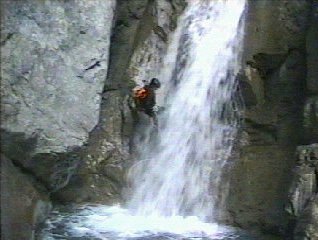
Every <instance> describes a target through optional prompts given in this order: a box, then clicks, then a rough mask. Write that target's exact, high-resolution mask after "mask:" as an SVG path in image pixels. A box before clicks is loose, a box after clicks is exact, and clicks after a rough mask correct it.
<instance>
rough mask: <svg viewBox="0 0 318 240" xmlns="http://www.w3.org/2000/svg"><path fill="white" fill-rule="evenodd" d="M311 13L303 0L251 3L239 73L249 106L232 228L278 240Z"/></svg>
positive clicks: (302, 95) (299, 118) (236, 170)
mask: <svg viewBox="0 0 318 240" xmlns="http://www.w3.org/2000/svg"><path fill="white" fill-rule="evenodd" d="M310 12H311V1H302V0H295V1H275V0H269V1H252V0H251V1H249V9H248V10H247V19H246V34H245V39H244V50H243V59H244V62H245V63H247V64H245V66H244V69H243V70H244V75H245V76H246V79H245V82H246V83H248V85H249V87H248V88H249V90H248V91H245V93H244V92H242V93H243V94H242V95H243V96H242V97H243V99H244V98H245V101H247V102H248V103H249V104H248V105H247V108H246V110H245V112H244V114H243V118H244V122H243V124H242V133H241V137H240V142H241V144H242V145H241V149H240V156H239V157H238V159H237V161H236V162H235V163H234V167H233V172H232V176H231V183H230V184H233V186H232V187H231V189H230V195H229V200H228V201H229V205H228V206H229V211H230V215H231V216H232V218H233V219H232V220H233V222H234V224H237V225H238V226H241V227H244V228H252V229H257V230H260V231H262V232H266V233H272V234H275V235H277V236H281V235H283V234H284V232H285V229H286V228H287V224H288V215H287V214H286V212H285V211H284V202H286V201H287V195H288V187H289V186H290V182H291V179H292V171H291V170H292V168H293V166H294V162H295V158H294V153H295V149H296V147H297V145H299V143H300V142H301V141H302V140H303V133H304V131H303V129H304V128H303V127H304V126H303V124H302V122H303V114H302V112H303V103H304V101H305V99H306V92H307V90H306V71H307V69H306V66H307V63H306V61H307V60H306V50H305V49H306V33H307V29H308V27H309V23H310ZM252 93H253V94H254V95H255V98H251V96H253V94H252ZM244 95H246V96H244ZM251 99H254V100H255V99H256V102H255V101H254V100H253V102H252V103H253V104H250V102H249V101H250V100H251ZM255 103H256V104H255Z"/></svg>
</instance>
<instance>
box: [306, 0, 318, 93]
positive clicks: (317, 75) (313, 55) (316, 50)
mask: <svg viewBox="0 0 318 240" xmlns="http://www.w3.org/2000/svg"><path fill="white" fill-rule="evenodd" d="M317 23H318V3H317V2H313V6H312V13H311V19H310V27H309V29H308V33H307V41H306V52H307V69H308V72H307V89H308V91H309V92H310V93H311V94H315V95H317V94H318V80H317V79H318V68H317V62H318V42H317V38H318V27H317Z"/></svg>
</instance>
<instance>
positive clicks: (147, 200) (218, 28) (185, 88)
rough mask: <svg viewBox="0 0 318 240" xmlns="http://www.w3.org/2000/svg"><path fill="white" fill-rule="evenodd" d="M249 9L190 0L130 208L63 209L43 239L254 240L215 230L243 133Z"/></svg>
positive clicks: (240, 1)
mask: <svg viewBox="0 0 318 240" xmlns="http://www.w3.org/2000/svg"><path fill="white" fill-rule="evenodd" d="M244 9H245V0H233V1H232V0H231V1H225V0H214V1H212V0H191V1H188V7H187V8H186V10H185V11H184V13H183V15H182V16H181V17H180V20H179V23H178V28H177V29H176V31H175V34H174V36H173V37H172V39H171V43H170V46H169V50H168V54H167V57H166V59H165V67H164V68H163V71H162V73H161V75H160V79H161V80H162V82H163V95H164V96H165V97H164V98H163V99H162V101H161V103H162V104H164V106H165V111H164V112H163V114H161V115H160V116H159V120H160V126H159V132H158V135H157V138H155V139H154V138H151V139H150V136H153V135H149V136H148V138H144V139H143V141H144V142H140V143H139V146H142V147H143V148H140V149H138V150H139V153H140V157H139V159H138V162H136V163H135V164H134V165H133V166H132V168H131V170H130V172H129V177H130V179H131V181H132V190H131V193H132V194H130V195H129V196H128V199H127V206H126V207H125V208H121V207H116V206H112V207H109V206H97V205H95V206H93V205H90V206H89V205H86V206H81V207H67V208H64V209H59V210H56V211H55V212H54V213H53V214H52V216H51V218H50V219H49V220H48V221H47V224H46V227H45V228H44V230H43V231H42V233H41V237H40V238H41V239H251V238H250V237H248V236H247V235H246V234H245V233H243V232H241V231H239V230H237V229H234V228H230V227H225V226H220V225H218V224H216V222H217V221H218V220H219V219H220V218H222V215H223V212H224V211H222V210H224V209H225V205H224V202H225V200H226V197H227V190H228V183H227V180H226V174H225V172H226V170H227V165H228V163H229V162H230V161H231V160H230V156H231V153H232V150H233V145H234V142H235V141H234V140H235V136H236V131H237V127H238V118H239V117H238V110H237V105H238V102H237V100H235V94H234V92H235V88H236V86H235V84H236V83H235V75H236V74H237V72H238V70H239V65H240V51H239V49H241V48H240V44H241V40H242V29H243V24H242V23H243V22H244V21H242V18H243V13H244ZM149 140H151V141H150V143H149V142H148V141H149Z"/></svg>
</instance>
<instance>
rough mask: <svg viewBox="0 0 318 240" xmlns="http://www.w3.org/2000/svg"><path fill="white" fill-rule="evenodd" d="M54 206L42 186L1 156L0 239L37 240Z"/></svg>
mask: <svg viewBox="0 0 318 240" xmlns="http://www.w3.org/2000/svg"><path fill="white" fill-rule="evenodd" d="M50 209H51V203H50V201H49V197H48V194H47V192H46V191H45V189H44V188H43V186H41V184H39V183H37V182H36V181H35V180H34V178H33V177H32V176H29V175H26V174H23V173H21V172H20V170H19V169H17V168H16V167H15V166H14V165H13V164H12V162H11V161H10V160H9V159H7V158H5V157H4V156H1V239H3V240H20V239H34V231H35V228H36V226H37V225H38V224H39V223H41V222H43V221H44V220H45V218H46V216H47V215H48V213H49V211H50Z"/></svg>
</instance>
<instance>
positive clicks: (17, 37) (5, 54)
mask: <svg viewBox="0 0 318 240" xmlns="http://www.w3.org/2000/svg"><path fill="white" fill-rule="evenodd" d="M1 5H2V6H1V9H3V11H2V14H1V15H2V26H1V67H2V69H3V71H2V72H1V75H2V82H1V97H2V101H1V103H2V109H3V114H2V119H1V124H2V125H1V127H2V128H3V129H5V130H7V131H8V132H21V133H25V135H26V137H27V138H28V137H30V136H34V135H35V136H36V137H37V143H36V147H35V149H34V150H35V152H36V153H48V152H65V151H67V148H68V147H73V146H81V145H83V143H84V142H85V141H86V140H87V137H88V133H89V132H90V131H91V130H92V129H93V127H94V126H95V125H96V124H97V121H98V116H99V107H100V101H101V97H100V93H101V92H102V89H103V85H104V81H105V78H106V73H107V67H108V51H109V44H110V30H111V26H112V18H113V11H114V7H115V1H113V0H110V1H102V0H93V1H74V2H68V1H59V2H56V1H39V0H36V1H2V2H1Z"/></svg>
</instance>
